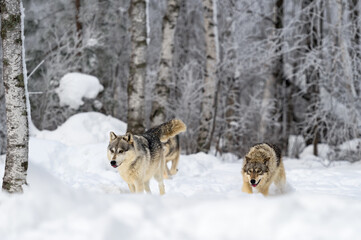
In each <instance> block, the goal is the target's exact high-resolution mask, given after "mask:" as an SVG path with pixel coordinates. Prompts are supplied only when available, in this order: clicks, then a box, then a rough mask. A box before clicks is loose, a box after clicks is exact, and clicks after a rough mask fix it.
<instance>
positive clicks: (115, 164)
mask: <svg viewBox="0 0 361 240" xmlns="http://www.w3.org/2000/svg"><path fill="white" fill-rule="evenodd" d="M110 165H112V167H113V168H116V167H118V166H117V162H116V161H114V160H113V161H110Z"/></svg>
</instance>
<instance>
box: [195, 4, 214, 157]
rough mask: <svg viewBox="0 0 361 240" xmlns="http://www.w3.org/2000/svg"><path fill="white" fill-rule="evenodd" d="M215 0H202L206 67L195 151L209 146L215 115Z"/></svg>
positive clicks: (203, 149)
mask: <svg viewBox="0 0 361 240" xmlns="http://www.w3.org/2000/svg"><path fill="white" fill-rule="evenodd" d="M215 1H216V0H203V19H204V31H205V35H206V36H205V38H206V55H207V57H206V69H205V76H204V83H203V97H202V103H201V111H202V115H201V119H200V127H199V133H198V141H197V145H198V146H197V151H202V152H208V151H209V149H210V147H211V141H212V139H211V138H212V137H211V136H212V131H213V129H214V127H213V118H214V117H215V95H216V85H217V84H216V67H217V39H216V38H217V32H216V20H215V19H216V16H217V15H216V14H215V10H216V9H214V8H215Z"/></svg>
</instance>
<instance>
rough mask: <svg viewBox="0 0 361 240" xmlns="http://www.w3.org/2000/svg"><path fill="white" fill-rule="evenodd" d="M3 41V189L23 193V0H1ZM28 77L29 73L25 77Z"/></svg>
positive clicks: (25, 161)
mask: <svg viewBox="0 0 361 240" xmlns="http://www.w3.org/2000/svg"><path fill="white" fill-rule="evenodd" d="M0 3H1V5H0V7H1V27H2V28H1V41H2V48H3V81H4V86H5V101H6V124H7V150H6V164H5V173H4V178H3V185H2V189H3V190H5V191H7V192H10V193H16V192H22V191H23V185H24V184H26V175H27V168H28V139H29V133H28V132H29V130H28V116H27V115H28V114H27V107H26V95H25V82H26V81H24V74H23V73H24V70H23V45H22V44H23V40H22V16H21V10H20V7H21V2H20V0H16V1H14V0H1V2H0ZM25 77H26V76H25Z"/></svg>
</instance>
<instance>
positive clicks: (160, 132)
mask: <svg viewBox="0 0 361 240" xmlns="http://www.w3.org/2000/svg"><path fill="white" fill-rule="evenodd" d="M186 130H187V126H186V125H185V124H184V122H183V121H182V120H179V119H172V120H170V121H168V122H165V123H163V124H161V125H159V126H157V127H154V128H151V129H149V130H148V131H147V132H146V133H150V134H154V135H156V136H157V137H159V139H160V141H161V142H163V143H165V142H167V141H168V139H169V138H172V137H174V136H176V135H177V134H179V133H181V132H185V131H186Z"/></svg>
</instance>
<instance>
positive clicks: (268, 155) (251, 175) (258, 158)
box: [242, 143, 286, 196]
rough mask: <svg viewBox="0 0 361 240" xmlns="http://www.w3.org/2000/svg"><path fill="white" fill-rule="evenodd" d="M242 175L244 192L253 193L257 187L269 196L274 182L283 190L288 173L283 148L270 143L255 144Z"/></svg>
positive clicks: (246, 160) (248, 155)
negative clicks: (284, 164) (284, 162)
mask: <svg viewBox="0 0 361 240" xmlns="http://www.w3.org/2000/svg"><path fill="white" fill-rule="evenodd" d="M242 176H243V187H242V191H243V192H246V193H253V190H254V189H255V190H257V191H258V192H260V193H262V194H263V195H264V196H267V195H268V190H269V187H270V185H271V184H272V183H275V185H276V187H277V188H278V189H279V190H280V191H281V192H283V190H284V186H285V184H286V173H285V168H284V166H283V161H282V157H281V150H280V149H279V148H278V147H277V146H275V145H273V144H269V143H260V144H256V145H254V146H253V147H251V149H250V150H249V152H248V153H247V155H246V156H245V159H244V161H243V168H242Z"/></svg>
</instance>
